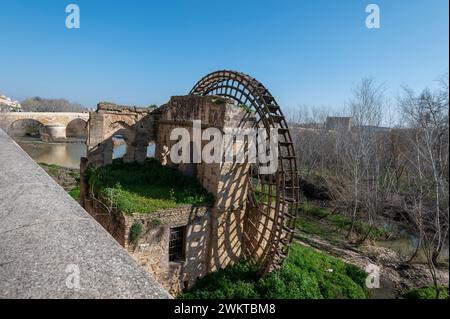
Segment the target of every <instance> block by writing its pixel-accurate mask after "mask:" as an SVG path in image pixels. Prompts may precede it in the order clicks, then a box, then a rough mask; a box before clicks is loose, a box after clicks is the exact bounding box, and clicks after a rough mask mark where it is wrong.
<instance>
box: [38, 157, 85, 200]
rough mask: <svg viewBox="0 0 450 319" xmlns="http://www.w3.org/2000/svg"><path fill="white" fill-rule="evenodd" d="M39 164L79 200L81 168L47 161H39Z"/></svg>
mask: <svg viewBox="0 0 450 319" xmlns="http://www.w3.org/2000/svg"><path fill="white" fill-rule="evenodd" d="M39 166H41V167H42V168H43V169H44V171H46V172H47V174H48V175H50V176H51V177H52V178H53V179H54V180H55V181H56V182H57V183H58V184H59V185H60V186H61V187H62V188H64V190H65V191H66V192H68V193H69V195H70V196H72V197H73V198H74V199H75V200H77V201H78V200H79V199H80V170H79V169H76V168H67V167H62V166H58V165H55V164H45V163H39Z"/></svg>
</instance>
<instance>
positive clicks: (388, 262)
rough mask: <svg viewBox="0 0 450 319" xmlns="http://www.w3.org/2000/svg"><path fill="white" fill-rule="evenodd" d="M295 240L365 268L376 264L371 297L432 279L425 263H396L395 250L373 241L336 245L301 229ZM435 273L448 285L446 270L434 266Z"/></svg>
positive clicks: (393, 293)
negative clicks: (376, 279)
mask: <svg viewBox="0 0 450 319" xmlns="http://www.w3.org/2000/svg"><path fill="white" fill-rule="evenodd" d="M296 240H297V241H298V242H299V243H300V244H302V245H305V246H309V247H313V248H316V249H317V250H320V251H325V252H327V253H329V254H330V255H333V256H335V257H338V258H340V259H342V260H344V261H345V262H348V263H351V264H354V265H356V266H358V267H360V268H362V269H366V267H367V266H368V265H370V264H373V265H376V266H378V267H380V288H378V289H371V295H372V298H375V299H382V298H397V297H399V296H400V295H401V294H402V293H405V292H406V291H408V290H410V289H413V288H418V287H423V286H427V285H430V284H432V283H433V280H432V277H431V275H430V273H429V271H428V270H427V267H426V266H425V265H423V264H406V263H399V262H398V261H399V260H401V259H400V257H399V256H398V254H397V253H396V252H395V251H393V250H391V249H388V248H384V247H379V246H374V245H365V246H362V247H360V248H355V247H352V246H350V245H345V244H341V245H339V246H336V245H333V244H331V243H330V242H328V241H326V240H324V239H322V238H320V237H318V236H315V235H309V234H308V235H307V234H304V233H302V234H298V235H297V236H296ZM437 274H438V280H439V283H440V284H441V285H445V286H448V284H449V273H448V270H447V269H445V270H444V269H438V270H437Z"/></svg>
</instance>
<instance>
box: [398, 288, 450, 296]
mask: <svg viewBox="0 0 450 319" xmlns="http://www.w3.org/2000/svg"><path fill="white" fill-rule="evenodd" d="M439 290H440V291H439V299H448V298H449V296H448V287H443V286H441V287H439ZM403 298H406V299H436V289H435V288H434V286H426V287H422V288H417V289H413V290H410V291H408V292H407V293H405V294H404V295H403Z"/></svg>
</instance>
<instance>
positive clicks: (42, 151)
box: [14, 137, 155, 168]
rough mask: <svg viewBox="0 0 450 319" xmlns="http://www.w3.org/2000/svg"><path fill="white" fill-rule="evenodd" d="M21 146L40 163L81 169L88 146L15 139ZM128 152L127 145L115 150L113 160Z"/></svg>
mask: <svg viewBox="0 0 450 319" xmlns="http://www.w3.org/2000/svg"><path fill="white" fill-rule="evenodd" d="M14 140H15V141H16V142H17V144H19V146H20V147H21V148H22V149H23V150H24V151H25V152H27V153H28V155H30V157H31V158H32V159H33V160H35V161H36V162H38V163H45V164H56V165H59V166H63V167H67V168H80V158H81V157H85V156H86V145H85V143H83V142H81V141H80V142H71V143H44V142H42V141H41V140H40V139H39V138H38V137H37V138H36V137H15V138H14ZM125 152H126V144H125V143H122V144H119V145H117V146H116V147H115V148H114V153H113V158H120V157H122V156H123V155H124V154H125ZM154 154H155V145H154V144H150V145H149V147H148V149H147V156H148V157H153V156H154Z"/></svg>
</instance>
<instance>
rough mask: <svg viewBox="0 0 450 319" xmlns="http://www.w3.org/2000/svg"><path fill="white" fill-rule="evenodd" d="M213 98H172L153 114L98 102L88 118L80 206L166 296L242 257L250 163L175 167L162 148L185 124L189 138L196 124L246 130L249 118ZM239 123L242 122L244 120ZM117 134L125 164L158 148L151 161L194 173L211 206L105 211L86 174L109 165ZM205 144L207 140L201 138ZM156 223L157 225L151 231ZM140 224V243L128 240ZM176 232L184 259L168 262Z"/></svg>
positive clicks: (165, 148) (140, 160)
mask: <svg viewBox="0 0 450 319" xmlns="http://www.w3.org/2000/svg"><path fill="white" fill-rule="evenodd" d="M217 99H218V98H217V97H214V96H193V95H189V96H176V97H172V98H171V100H170V101H169V102H168V103H167V104H165V105H163V106H161V107H159V108H157V109H143V108H135V107H128V106H119V105H116V104H112V103H99V104H98V108H97V111H95V112H91V113H90V120H89V123H88V137H87V141H86V144H87V158H85V159H82V164H81V176H82V178H81V180H82V182H81V198H80V202H81V204H82V206H83V207H84V208H85V209H86V210H87V211H88V212H89V213H90V214H91V215H92V216H93V217H94V218H95V219H96V220H97V221H98V222H99V223H100V224H101V225H103V227H105V228H106V229H107V230H108V231H109V232H110V234H111V235H112V236H113V237H114V238H115V239H116V240H117V241H118V242H119V243H120V244H121V245H122V246H124V247H125V248H126V249H127V250H128V251H129V252H130V254H131V255H132V256H134V257H135V259H136V260H137V261H138V262H139V263H140V264H141V265H142V266H143V267H144V268H145V269H146V270H147V271H149V272H150V273H151V274H153V275H154V276H155V278H156V279H157V280H158V281H159V282H161V283H162V284H163V286H165V288H166V289H168V290H169V291H171V292H172V293H177V292H179V291H181V290H182V289H186V288H190V287H192V285H193V284H194V283H195V281H196V280H197V279H198V278H201V277H203V276H205V275H206V274H207V273H209V272H211V271H214V270H217V269H220V268H223V267H225V266H226V265H228V264H229V263H232V262H236V261H238V260H239V259H240V258H241V257H242V255H243V250H244V248H243V245H244V244H245V239H244V218H245V212H246V205H247V190H248V182H249V180H248V171H249V166H248V164H238V163H223V164H217V163H212V164H206V163H198V164H190V163H180V164H178V165H175V164H174V163H172V162H171V161H170V156H168V150H170V148H171V146H172V145H173V144H174V143H176V141H171V140H170V132H171V130H172V129H173V128H176V127H184V128H186V129H187V130H189V132H190V134H192V121H193V120H201V121H202V126H203V127H202V128H203V129H204V128H207V127H216V128H219V129H221V130H222V131H224V130H225V129H228V128H234V127H239V126H241V127H245V126H248V125H249V123H251V122H249V121H248V117H249V114H248V113H247V112H245V111H244V110H242V109H241V108H238V107H236V105H234V104H232V102H231V101H226V100H224V99H222V98H220V99H221V102H220V103H217ZM246 118H247V120H246V121H244V119H246ZM119 133H120V134H121V135H122V136H123V138H124V140H125V143H126V145H127V148H126V153H125V155H124V156H123V161H124V162H133V161H136V162H142V161H144V160H145V159H146V157H147V146H148V145H149V143H151V142H154V143H155V144H156V152H155V157H156V158H157V159H158V160H159V161H160V162H161V163H163V164H164V165H170V166H176V167H177V168H178V169H179V170H181V171H182V172H183V173H185V174H188V175H191V176H194V177H196V178H197V180H198V181H199V182H200V183H201V184H202V185H203V187H204V188H205V189H206V190H207V191H208V192H210V193H212V194H213V195H214V197H215V204H214V205H213V206H212V207H194V206H192V205H184V206H180V207H177V208H174V209H166V210H161V211H157V212H153V213H149V214H133V215H132V216H128V215H125V214H121V213H119V216H120V217H119V218H117V217H116V216H112V215H111V214H109V213H108V212H106V211H105V210H104V209H103V208H102V205H101V204H100V203H97V202H96V201H95V200H94V199H93V198H92V196H91V195H90V193H89V185H88V181H87V178H86V169H87V168H88V167H89V166H92V165H94V166H99V165H100V166H102V165H108V164H111V163H112V159H113V158H112V157H113V149H114V142H113V138H114V136H115V135H117V134H119ZM203 142H204V143H205V144H206V141H203ZM155 218H157V219H158V220H160V221H161V225H159V226H157V227H150V225H151V223H152V220H154V219H155ZM136 220H139V221H141V222H142V223H143V224H144V225H147V226H148V227H149V231H148V232H146V235H145V236H143V237H142V238H140V240H139V243H138V245H132V244H130V243H129V241H128V238H129V233H130V229H131V226H132V225H133V223H134V222H135V221H136ZM180 230H182V232H183V236H184V237H185V238H184V240H183V242H184V246H185V247H184V252H183V255H184V256H183V258H182V259H181V260H177V261H169V250H170V247H169V246H170V238H171V232H174V231H180Z"/></svg>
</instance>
